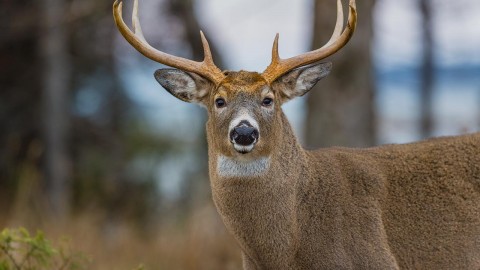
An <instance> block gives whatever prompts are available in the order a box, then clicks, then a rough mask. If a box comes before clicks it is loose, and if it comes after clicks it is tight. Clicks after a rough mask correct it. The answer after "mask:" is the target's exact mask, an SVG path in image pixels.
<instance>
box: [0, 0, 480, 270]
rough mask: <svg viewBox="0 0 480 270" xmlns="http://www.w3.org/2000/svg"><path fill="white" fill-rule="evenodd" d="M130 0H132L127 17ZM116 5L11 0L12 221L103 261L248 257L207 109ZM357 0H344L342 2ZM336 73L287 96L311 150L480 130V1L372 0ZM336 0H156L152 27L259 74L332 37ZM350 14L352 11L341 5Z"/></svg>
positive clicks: (182, 46)
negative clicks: (215, 174)
mask: <svg viewBox="0 0 480 270" xmlns="http://www.w3.org/2000/svg"><path fill="white" fill-rule="evenodd" d="M132 2H133V1H130V0H126V2H125V3H124V11H123V13H124V17H125V20H126V21H127V22H129V21H130V14H131V10H132ZM112 4H113V3H112V2H110V1H97V0H35V1H31V0H30V1H28V0H2V1H1V3H0V29H1V31H0V130H1V132H0V228H4V227H14V226H26V227H28V228H30V229H33V230H35V229H42V230H45V231H46V233H47V235H48V236H49V237H52V238H56V237H60V236H62V235H66V236H68V237H70V238H71V239H72V242H73V243H74V248H75V249H78V250H81V251H83V252H84V253H85V254H87V255H88V256H90V257H91V258H92V259H93V261H92V269H132V268H133V267H135V266H137V265H138V264H139V263H144V264H145V266H146V267H147V269H240V268H241V262H240V251H239V249H238V247H237V245H236V243H235V241H234V240H233V239H232V237H230V235H229V234H228V233H227V232H226V231H225V229H224V227H223V224H222V223H221V221H220V220H219V217H218V214H217V213H216V211H215V208H214V206H213V203H212V201H211V198H210V188H209V182H208V172H207V152H206V149H207V146H206V139H205V130H204V123H205V121H206V113H205V112H204V110H203V109H202V108H200V107H198V106H196V105H192V104H187V103H183V102H181V101H179V100H177V99H175V98H174V97H172V96H171V95H169V94H168V93H167V92H166V91H164V90H163V89H162V88H161V86H160V85H158V84H157V82H156V81H155V80H154V78H153V72H154V71H155V70H156V69H158V68H162V66H161V65H160V64H157V63H154V62H152V61H150V60H148V59H145V58H144V57H143V56H141V55H140V54H139V53H138V52H136V51H135V50H134V49H133V48H131V47H130V45H129V44H128V43H127V42H126V41H125V40H123V38H122V37H121V36H120V35H119V33H118V31H117V29H116V27H115V25H114V24H113V19H112ZM345 4H346V3H345ZM357 6H358V13H359V25H358V28H357V32H356V34H355V35H354V37H353V39H352V40H351V42H350V43H349V44H348V45H347V46H346V47H345V48H344V49H343V50H342V51H341V52H340V53H338V55H335V56H333V57H331V58H330V59H329V61H332V62H333V64H334V69H333V72H332V73H331V75H330V76H329V77H327V78H326V79H324V80H323V81H321V82H320V83H319V84H318V85H317V86H316V87H315V89H313V90H312V91H311V92H310V94H309V95H307V96H306V97H303V98H300V99H298V100H295V101H292V102H289V103H287V104H286V105H285V106H284V110H285V111H286V113H287V115H288V117H289V119H290V120H291V122H292V124H293V126H294V129H295V131H296V133H297V135H298V137H299V139H300V141H301V142H302V144H303V145H304V146H305V147H307V148H317V147H327V146H332V145H341V146H352V147H365V146H373V145H378V144H383V143H405V142H410V141H415V140H420V139H423V138H426V137H431V136H443V135H455V134H462V133H468V132H475V131H478V130H479V129H480V49H479V48H480V18H479V17H478V14H479V13H480V2H479V1H477V0H458V1H448V0H405V1H395V0H360V1H358V3H357ZM335 9H336V4H335V1H333V0H317V1H312V0H299V1H289V0H275V1H272V0H242V1H240V0H230V1H222V0H144V1H140V17H141V22H142V26H143V30H144V33H145V36H146V38H147V40H149V42H150V43H151V44H152V45H153V46H154V47H156V48H158V49H160V50H163V51H165V52H168V53H170V54H174V55H178V56H183V57H186V58H191V59H195V60H201V59H202V52H201V51H202V50H201V43H200V37H199V30H203V31H204V32H205V34H206V36H207V38H209V41H210V44H211V45H212V47H213V52H214V59H215V62H216V64H217V65H218V66H219V67H221V68H222V69H230V70H239V69H245V70H251V71H259V72H261V71H263V69H264V68H265V67H266V66H267V65H268V64H269V62H270V55H271V46H272V43H273V38H274V36H275V33H277V32H278V33H280V54H281V56H282V57H283V58H286V57H290V56H293V55H296V54H299V53H302V52H304V51H308V50H310V49H311V48H318V47H320V46H321V45H323V44H324V43H325V42H326V41H327V40H328V38H329V36H330V34H331V33H332V31H333V27H334V24H335V16H336V12H335ZM345 11H346V8H345Z"/></svg>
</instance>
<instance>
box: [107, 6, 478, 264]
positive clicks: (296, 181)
mask: <svg viewBox="0 0 480 270" xmlns="http://www.w3.org/2000/svg"><path fill="white" fill-rule="evenodd" d="M137 10H138V3H137V0H136V1H135V4H134V11H133V28H134V32H132V31H131V30H130V29H129V28H128V27H127V26H126V24H125V23H124V21H123V19H122V14H121V11H122V3H121V2H115V4H114V17H115V22H116V24H117V26H118V29H119V30H120V32H121V33H122V35H123V36H124V37H125V38H126V40H127V41H128V42H130V43H131V44H132V45H133V47H135V48H136V49H137V50H138V51H139V52H141V53H142V54H144V55H145V56H146V57H148V58H150V59H152V60H154V61H157V62H160V63H162V64H165V65H168V66H171V67H174V68H177V69H161V70H158V71H156V72H155V78H156V79H157V81H158V82H159V83H160V84H161V85H162V86H163V87H164V88H165V89H166V90H167V91H169V92H170V93H171V94H172V95H174V96H175V97H177V98H179V99H181V100H183V101H187V102H195V103H199V104H201V105H203V106H204V107H205V108H206V109H207V110H208V116H209V119H208V122H207V139H208V155H209V170H210V180H211V187H212V193H213V199H214V202H215V204H216V206H217V209H218V212H219V213H220V215H221V217H222V219H223V221H224V223H225V225H226V227H227V228H228V230H229V231H230V232H231V233H232V234H233V235H234V237H235V238H236V240H237V241H238V243H239V245H240V247H241V249H242V252H243V257H244V266H245V268H246V269H400V268H403V269H476V270H478V269H480V134H479V133H477V134H473V135H465V136H458V137H448V138H439V139H431V140H427V141H423V142H418V143H413V144H406V145H386V146H380V147H375V148H368V149H348V148H328V149H321V150H317V151H306V150H304V149H303V148H302V147H301V146H300V145H299V143H298V141H297V139H296V138H295V135H294V133H293V132H292V129H291V127H290V125H289V123H288V121H287V119H286V117H285V115H284V114H283V112H282V109H281V105H282V104H283V103H284V102H287V101H288V100H290V99H292V98H295V97H298V96H302V95H304V94H305V93H306V92H307V91H308V90H310V88H312V86H313V85H315V84H316V83H317V82H318V81H319V80H320V79H322V78H323V77H325V76H326V75H327V74H328V73H329V72H330V69H331V64H330V63H321V64H315V63H316V62H318V61H319V60H321V59H323V58H326V57H328V56H330V55H332V54H334V53H335V52H336V51H338V50H339V49H340V48H342V47H343V46H344V45H345V44H346V43H347V42H348V40H349V39H350V37H351V36H352V34H353V32H354V30H355V25H356V20H357V14H356V7H355V0H350V4H349V17H348V24H347V26H346V27H345V29H344V27H343V22H344V18H343V12H342V6H341V2H340V1H338V19H337V24H336V27H335V30H334V33H333V36H332V38H331V39H330V41H329V42H328V43H327V44H326V45H325V46H324V47H322V48H320V49H317V50H314V51H311V52H308V53H305V54H302V55H300V56H296V57H292V58H289V59H281V58H280V57H279V55H278V35H277V37H276V38H275V42H274V46H273V53H272V62H271V64H270V65H269V66H268V68H267V69H266V70H265V71H264V72H263V73H261V74H260V73H256V72H248V71H239V72H222V71H220V69H218V68H217V67H216V66H215V64H214V63H213V59H212V56H211V53H210V50H209V46H208V43H207V41H206V39H205V37H204V36H203V34H202V33H201V38H202V42H203V45H204V50H205V59H204V61H203V62H195V61H191V60H187V59H184V58H180V57H176V56H172V55H168V54H166V53H163V52H161V51H158V50H155V49H154V48H152V47H151V46H150V45H149V44H148V43H147V42H146V41H145V38H144V37H143V34H142V31H141V28H140V24H139V20H138V16H137ZM311 64H313V65H311Z"/></svg>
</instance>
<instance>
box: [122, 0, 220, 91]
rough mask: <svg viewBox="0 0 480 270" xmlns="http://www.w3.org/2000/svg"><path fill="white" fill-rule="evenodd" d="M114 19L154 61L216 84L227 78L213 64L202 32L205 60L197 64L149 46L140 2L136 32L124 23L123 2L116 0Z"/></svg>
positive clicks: (135, 6)
mask: <svg viewBox="0 0 480 270" xmlns="http://www.w3.org/2000/svg"><path fill="white" fill-rule="evenodd" d="M113 17H114V19H115V24H116V25H117V27H118V30H120V33H122V35H123V37H124V38H125V39H126V40H127V41H128V42H129V43H130V44H131V45H132V46H133V47H134V48H135V49H137V50H138V51H139V52H140V53H141V54H143V55H145V56H146V57H148V58H150V59H152V60H153V61H156V62H159V63H162V64H164V65H167V66H171V67H174V68H178V69H181V70H184V71H189V72H193V73H196V74H199V75H201V76H203V77H205V78H207V79H209V80H211V81H212V82H214V83H215V84H218V83H220V82H221V81H222V80H223V79H224V78H225V75H224V74H223V73H222V71H221V70H220V69H219V68H218V67H217V66H215V64H214V63H213V58H212V53H211V52H210V46H209V45H208V41H207V39H206V38H205V36H204V35H203V32H202V31H200V36H201V38H202V44H203V52H204V55H205V58H204V60H203V61H202V62H196V61H192V60H189V59H185V58H182V57H177V56H174V55H170V54H167V53H164V52H161V51H159V50H157V49H155V48H153V47H152V46H150V44H148V42H147V41H146V40H145V37H144V36H143V33H142V28H141V26H140V21H139V19H138V0H135V2H134V4H133V14H132V25H133V30H134V32H132V31H131V30H130V28H128V26H127V25H126V24H125V22H124V21H123V18H122V1H121V0H115V3H114V4H113Z"/></svg>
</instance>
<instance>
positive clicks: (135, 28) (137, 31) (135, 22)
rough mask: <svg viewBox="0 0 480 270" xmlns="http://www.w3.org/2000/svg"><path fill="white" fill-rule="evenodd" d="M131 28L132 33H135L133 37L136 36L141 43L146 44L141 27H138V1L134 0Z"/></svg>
mask: <svg viewBox="0 0 480 270" xmlns="http://www.w3.org/2000/svg"><path fill="white" fill-rule="evenodd" d="M120 4H121V3H120ZM132 26H133V32H134V33H135V35H136V36H138V37H139V38H140V39H142V40H143V41H145V42H147V41H146V40H145V36H144V35H143V31H142V26H141V25H140V20H139V19H138V0H135V1H134V2H133V12H132Z"/></svg>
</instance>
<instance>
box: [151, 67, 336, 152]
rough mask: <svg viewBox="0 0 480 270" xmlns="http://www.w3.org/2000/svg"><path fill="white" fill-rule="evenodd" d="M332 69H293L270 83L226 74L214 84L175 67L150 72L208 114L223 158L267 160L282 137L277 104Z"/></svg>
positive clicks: (250, 75)
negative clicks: (265, 157) (201, 107)
mask: <svg viewBox="0 0 480 270" xmlns="http://www.w3.org/2000/svg"><path fill="white" fill-rule="evenodd" d="M330 69H331V64H330V63H322V64H317V65H313V66H307V67H303V68H299V69H294V70H293V71H290V72H288V73H287V74H285V75H283V76H281V77H280V78H278V79H277V80H275V81H274V82H273V83H271V84H269V83H268V82H267V80H266V79H265V78H264V77H263V76H262V75H261V74H259V73H256V72H247V71H239V72H226V73H225V76H226V77H225V79H224V80H222V81H221V83H220V84H219V85H218V86H215V85H214V84H213V83H212V82H210V81H209V80H207V79H204V78H203V77H200V76H199V75H196V74H194V73H187V72H183V71H179V70H176V69H161V70H158V71H157V72H155V78H156V79H157V81H158V82H159V83H160V84H161V85H162V86H163V87H164V88H165V89H166V90H167V91H169V92H170V93H171V94H172V95H174V96H175V97H177V98H179V99H181V100H183V101H187V102H195V103H199V104H201V105H202V106H204V107H205V108H207V110H208V115H209V119H208V123H207V134H208V136H209V143H211V144H213V145H212V146H213V147H214V148H215V149H216V151H217V152H218V153H220V154H222V155H224V156H227V157H239V158H257V157H262V156H269V155H270V153H271V152H272V150H273V149H274V147H278V144H277V142H280V141H281V140H280V138H279V137H278V136H282V132H281V131H282V121H281V117H282V111H281V105H282V104H283V103H285V102H286V101H288V100H290V99H292V98H294V97H297V96H302V95H304V94H305V93H307V92H308V90H310V89H311V88H312V87H313V86H314V85H315V84H316V83H317V82H318V81H319V80H320V79H321V78H323V77H325V76H326V75H327V74H328V73H329V71H330Z"/></svg>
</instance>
